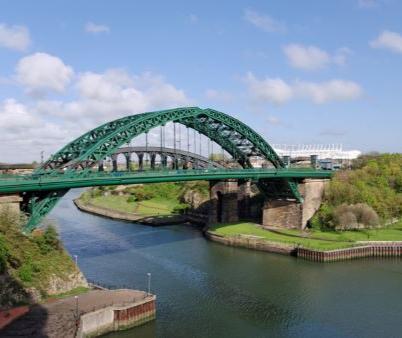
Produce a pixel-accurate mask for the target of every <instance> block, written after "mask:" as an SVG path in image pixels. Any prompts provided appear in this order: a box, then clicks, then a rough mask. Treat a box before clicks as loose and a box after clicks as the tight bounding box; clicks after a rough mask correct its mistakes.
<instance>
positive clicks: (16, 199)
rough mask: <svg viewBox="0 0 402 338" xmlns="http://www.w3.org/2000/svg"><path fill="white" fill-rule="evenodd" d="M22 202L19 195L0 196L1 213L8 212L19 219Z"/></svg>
mask: <svg viewBox="0 0 402 338" xmlns="http://www.w3.org/2000/svg"><path fill="white" fill-rule="evenodd" d="M21 202H22V198H21V197H20V195H19V194H13V195H0V213H2V212H7V213H9V216H11V217H19V215H20V204H21Z"/></svg>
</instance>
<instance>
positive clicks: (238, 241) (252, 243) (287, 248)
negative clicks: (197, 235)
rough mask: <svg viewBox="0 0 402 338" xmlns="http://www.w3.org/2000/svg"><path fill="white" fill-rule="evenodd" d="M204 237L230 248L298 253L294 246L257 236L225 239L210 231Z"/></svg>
mask: <svg viewBox="0 0 402 338" xmlns="http://www.w3.org/2000/svg"><path fill="white" fill-rule="evenodd" d="M204 236H205V237H206V238H208V239H209V240H211V241H214V242H218V243H221V244H224V245H228V246H235V247H241V248H247V249H253V250H258V251H266V252H272V253H279V254H283V255H294V254H295V253H296V248H295V247H294V246H293V245H286V244H281V243H276V242H269V241H266V240H263V239H260V238H258V237H256V236H231V237H223V236H219V235H216V234H213V233H211V232H210V231H205V232H204Z"/></svg>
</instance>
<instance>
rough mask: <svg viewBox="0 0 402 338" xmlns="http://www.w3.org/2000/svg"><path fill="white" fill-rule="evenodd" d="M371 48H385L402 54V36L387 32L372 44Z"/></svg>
mask: <svg viewBox="0 0 402 338" xmlns="http://www.w3.org/2000/svg"><path fill="white" fill-rule="evenodd" d="M370 46H371V47H372V48H384V49H389V50H391V51H393V52H396V53H402V35H401V34H398V33H395V32H391V31H387V30H385V31H383V32H382V33H381V34H380V35H379V36H378V37H377V39H375V40H373V41H371V42H370Z"/></svg>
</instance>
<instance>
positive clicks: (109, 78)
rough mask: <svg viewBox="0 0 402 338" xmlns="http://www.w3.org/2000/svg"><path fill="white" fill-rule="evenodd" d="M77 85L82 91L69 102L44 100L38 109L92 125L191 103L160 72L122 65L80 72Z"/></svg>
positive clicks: (43, 112)
mask: <svg viewBox="0 0 402 338" xmlns="http://www.w3.org/2000/svg"><path fill="white" fill-rule="evenodd" d="M75 88H76V89H77V92H78V95H79V96H78V98H77V99H75V100H72V101H67V102H63V101H49V100H47V101H46V100H42V101H41V102H40V104H38V109H40V110H41V112H42V114H47V115H50V116H57V117H60V118H63V119H65V120H67V121H73V122H77V121H79V122H80V125H81V126H84V128H85V129H89V128H92V127H95V126H96V125H98V124H99V123H102V122H105V121H110V120H113V119H116V118H119V117H122V116H127V115H132V114H136V113H142V112H145V111H149V110H155V109H164V108H172V107H178V106H184V105H189V104H190V103H191V100H190V99H189V98H188V97H187V96H186V94H185V93H184V91H183V90H180V89H178V88H176V87H175V86H174V85H172V84H170V83H168V82H166V81H165V79H164V78H163V77H162V76H160V75H155V74H151V73H144V74H140V75H130V74H128V73H127V72H125V71H124V70H121V69H109V70H107V71H105V72H104V73H94V72H85V73H82V74H79V75H78V77H77V82H76V84H75Z"/></svg>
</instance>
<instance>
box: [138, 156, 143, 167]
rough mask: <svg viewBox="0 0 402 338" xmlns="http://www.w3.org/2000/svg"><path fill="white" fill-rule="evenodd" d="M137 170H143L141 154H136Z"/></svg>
mask: <svg viewBox="0 0 402 338" xmlns="http://www.w3.org/2000/svg"><path fill="white" fill-rule="evenodd" d="M138 169H139V170H144V154H143V153H139V154H138Z"/></svg>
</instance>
